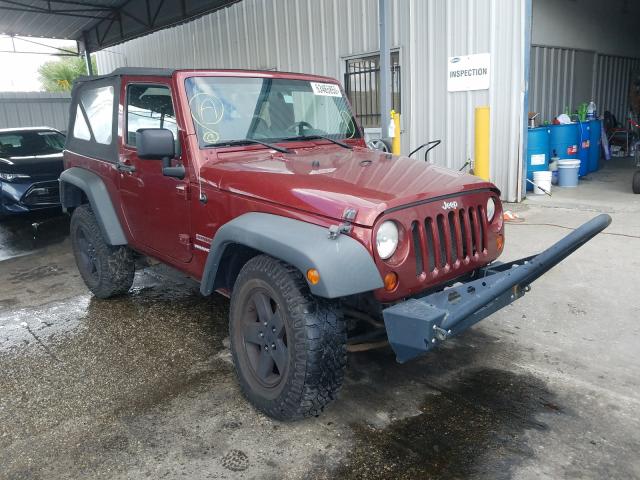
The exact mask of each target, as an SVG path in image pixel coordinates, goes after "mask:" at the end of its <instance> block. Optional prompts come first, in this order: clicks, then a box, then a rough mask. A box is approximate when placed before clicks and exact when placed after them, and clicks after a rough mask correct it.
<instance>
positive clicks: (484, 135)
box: [473, 107, 490, 180]
mask: <svg viewBox="0 0 640 480" xmlns="http://www.w3.org/2000/svg"><path fill="white" fill-rule="evenodd" d="M489 125H490V111H489V107H477V108H476V143H475V159H474V162H473V173H474V175H476V176H477V177H480V178H483V179H484V180H489V176H490V168H489V167H490V166H489Z"/></svg>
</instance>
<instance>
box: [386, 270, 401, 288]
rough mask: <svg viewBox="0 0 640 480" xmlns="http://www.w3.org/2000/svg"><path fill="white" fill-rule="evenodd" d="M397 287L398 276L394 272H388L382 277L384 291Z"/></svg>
mask: <svg viewBox="0 0 640 480" xmlns="http://www.w3.org/2000/svg"><path fill="white" fill-rule="evenodd" d="M397 286H398V274H397V273H396V272H389V273H387V274H386V275H385V276H384V289H385V290H386V291H387V292H390V291H392V290H395V289H396V287H397Z"/></svg>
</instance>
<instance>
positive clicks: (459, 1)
mask: <svg viewBox="0 0 640 480" xmlns="http://www.w3.org/2000/svg"><path fill="white" fill-rule="evenodd" d="M526 1H528V0H428V1H425V0H395V1H393V2H392V28H391V30H392V46H393V47H394V48H398V49H399V51H400V65H401V69H402V112H403V116H402V129H403V135H402V145H403V151H404V152H408V151H409V150H410V149H412V148H413V147H415V146H418V145H419V144H420V143H424V142H426V141H427V140H432V139H436V138H438V139H441V140H442V141H443V145H442V146H440V147H438V149H436V150H434V151H433V152H432V154H430V155H433V157H432V159H433V160H435V162H436V163H438V164H441V165H447V166H449V167H453V168H459V167H461V166H462V165H463V164H464V162H465V161H466V159H467V158H473V143H474V142H473V113H474V109H475V107H476V106H480V105H490V106H491V108H492V115H491V127H492V138H491V153H492V177H493V179H494V181H495V182H496V183H497V185H498V186H499V188H501V189H502V191H503V197H504V198H505V199H507V200H511V201H513V200H516V197H517V195H518V187H517V185H518V183H519V182H518V178H519V173H518V171H519V170H518V169H519V162H520V140H521V138H520V137H521V134H520V132H521V127H522V125H523V122H522V118H523V115H522V110H523V93H524V88H525V87H524V85H525V82H524V78H523V76H524V74H523V72H524V65H523V56H524V47H523V45H524V43H523V42H524V34H523V32H524V5H525V2H526ZM505 18H506V19H509V21H507V22H505V21H503V19H505ZM377 49H378V1H377V0H264V1H263V0H243V1H242V2H240V3H237V4H235V5H233V6H231V7H229V8H226V9H223V10H220V11H218V12H215V13H212V14H209V15H206V16H204V17H201V18H199V19H197V20H194V21H192V22H189V23H186V24H183V25H180V26H177V27H174V28H171V29H168V30H163V31H160V32H156V33H154V34H151V35H149V36H146V37H141V38H138V39H135V40H132V41H129V42H127V43H125V44H122V45H117V46H114V47H110V48H109V49H107V50H106V51H102V52H99V53H98V54H97V60H98V69H99V71H100V72H109V71H111V70H113V69H114V68H116V67H119V66H150V67H176V68H179V67H183V68H188V67H196V68H203V67H210V68H216V67H218V68H257V69H277V70H285V71H287V70H289V71H301V72H306V73H316V74H322V75H328V76H332V77H336V78H339V79H341V80H342V76H343V73H344V69H345V66H344V63H345V58H346V57H349V56H354V55H360V54H364V53H370V52H375V51H376V50H377ZM484 52H490V53H491V54H492V71H493V76H492V80H491V90H489V91H481V92H468V93H465V92H462V93H447V76H446V72H447V58H448V57H449V56H456V55H466V54H472V53H484Z"/></svg>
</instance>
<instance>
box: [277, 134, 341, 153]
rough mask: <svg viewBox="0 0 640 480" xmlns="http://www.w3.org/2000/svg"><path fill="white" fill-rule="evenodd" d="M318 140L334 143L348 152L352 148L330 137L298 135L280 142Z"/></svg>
mask: <svg viewBox="0 0 640 480" xmlns="http://www.w3.org/2000/svg"><path fill="white" fill-rule="evenodd" d="M318 138H321V139H323V140H328V141H329V142H331V143H335V144H336V145H340V146H341V147H342V148H347V149H349V150H353V147H352V146H351V145H347V144H346V143H342V142H340V141H338V140H334V139H333V138H331V137H326V136H324V135H315V134H314V135H299V136H297V137H287V138H283V139H282V141H283V142H289V141H295V140H316V139H318Z"/></svg>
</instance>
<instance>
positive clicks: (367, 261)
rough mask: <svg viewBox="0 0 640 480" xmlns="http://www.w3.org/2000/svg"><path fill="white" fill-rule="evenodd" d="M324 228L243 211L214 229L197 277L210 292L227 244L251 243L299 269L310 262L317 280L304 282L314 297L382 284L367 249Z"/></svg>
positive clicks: (335, 295)
mask: <svg viewBox="0 0 640 480" xmlns="http://www.w3.org/2000/svg"><path fill="white" fill-rule="evenodd" d="M328 233H329V231H328V229H327V228H324V227H320V226H318V225H313V224H311V223H307V222H302V221H300V220H294V219H292V218H287V217H281V216H278V215H271V214H267V213H257V212H252V213H245V214H244V215H241V216H239V217H237V218H235V219H233V220H231V221H230V222H228V223H226V224H224V225H223V226H222V227H220V229H219V230H218V231H217V232H216V234H215V236H214V238H213V242H212V244H211V249H210V251H209V256H208V257H207V261H206V264H205V268H204V273H203V275H202V281H201V283H200V292H201V293H202V294H203V295H210V294H211V292H212V291H213V286H214V282H215V278H216V274H217V272H218V267H219V266H220V262H221V259H222V255H223V254H224V250H225V248H226V247H227V246H228V245H231V244H240V245H244V246H247V247H251V248H253V249H255V250H258V251H260V252H263V253H265V254H267V255H270V256H272V257H274V258H278V259H280V260H282V261H284V262H287V263H289V264H291V265H293V266H294V267H296V268H297V269H298V270H300V272H302V274H303V275H305V274H306V271H307V270H308V269H310V268H315V269H317V270H318V272H320V282H319V283H318V284H317V285H311V284H309V288H310V289H311V293H313V294H314V295H317V296H319V297H325V298H338V297H345V296H347V295H354V294H356V293H363V292H369V291H371V290H375V289H377V288H381V287H382V286H383V282H382V278H381V277H380V273H379V272H378V269H377V267H376V265H375V262H374V261H373V258H372V257H371V254H370V253H369V252H368V251H367V249H366V248H365V247H364V245H362V244H361V243H360V242H358V241H357V240H355V239H354V238H351V237H350V236H348V235H339V236H338V238H336V239H335V240H332V239H330V238H329V235H328Z"/></svg>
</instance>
